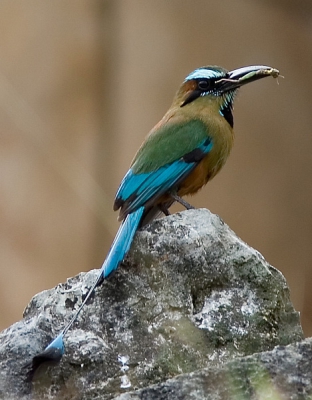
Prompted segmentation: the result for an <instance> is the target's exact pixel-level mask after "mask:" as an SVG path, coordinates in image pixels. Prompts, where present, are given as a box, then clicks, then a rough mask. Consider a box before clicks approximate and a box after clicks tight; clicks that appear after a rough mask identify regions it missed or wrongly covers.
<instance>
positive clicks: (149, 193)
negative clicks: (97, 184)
mask: <svg viewBox="0 0 312 400" xmlns="http://www.w3.org/2000/svg"><path fill="white" fill-rule="evenodd" d="M212 146H213V143H212V141H211V140H207V139H206V140H205V141H203V142H202V143H201V144H200V146H198V147H197V148H198V149H199V150H200V151H202V152H203V153H204V154H208V153H209V152H210V150H211V149H212ZM197 164H198V162H197V161H193V162H186V161H185V160H184V159H183V158H181V159H179V160H176V161H174V162H172V163H170V164H166V165H164V166H162V167H160V168H158V169H157V170H155V171H152V172H148V173H141V174H135V173H134V172H133V170H132V169H130V170H129V171H128V172H127V174H126V175H125V177H124V179H123V180H122V182H121V184H120V187H119V189H118V191H117V194H116V199H117V200H122V202H123V203H124V202H127V203H128V204H127V207H126V209H125V213H126V214H128V213H131V212H133V211H135V210H137V209H138V208H139V207H141V206H144V205H145V204H146V203H147V202H148V201H149V200H151V199H155V198H156V197H160V196H162V195H163V194H164V193H166V192H167V191H169V190H170V189H173V188H174V187H175V185H176V184H177V183H178V182H179V181H180V180H181V179H182V178H183V177H184V176H186V175H188V174H189V173H190V172H191V171H192V170H193V169H194V168H195V167H196V165H197Z"/></svg>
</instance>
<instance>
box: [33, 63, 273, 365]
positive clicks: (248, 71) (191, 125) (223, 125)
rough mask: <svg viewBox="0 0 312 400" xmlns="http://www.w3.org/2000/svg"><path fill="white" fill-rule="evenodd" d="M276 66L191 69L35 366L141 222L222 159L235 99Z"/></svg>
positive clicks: (59, 344) (194, 187) (58, 346)
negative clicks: (98, 258)
mask: <svg viewBox="0 0 312 400" xmlns="http://www.w3.org/2000/svg"><path fill="white" fill-rule="evenodd" d="M278 75H279V71H278V70H276V69H273V68H271V67H267V66H250V67H244V68H239V69H236V70H234V71H230V72H229V71H227V70H225V69H223V68H221V67H217V66H207V67H202V68H198V69H196V70H195V71H193V72H191V73H190V74H189V75H188V76H187V77H186V79H185V80H184V82H183V83H182V85H181V86H180V88H179V90H178V92H177V93H176V95H175V97H174V100H173V103H172V105H171V107H170V108H169V110H168V111H167V113H166V114H165V116H164V117H163V118H162V119H161V120H160V122H159V123H158V124H157V125H156V126H155V127H154V128H153V129H152V130H151V132H150V133H149V135H148V136H147V138H146V139H145V141H144V142H143V144H142V146H141V147H140V149H139V150H138V152H137V154H136V155H135V157H134V159H133V161H132V164H131V167H130V169H129V171H128V172H127V174H126V175H125V177H124V179H123V180H122V182H121V184H120V186H119V189H118V191H117V194H116V199H115V203H114V210H119V219H120V220H121V221H122V224H121V226H120V228H119V230H118V233H117V235H116V237H115V239H114V242H113V244H112V246H111V248H110V251H109V253H108V256H107V258H106V260H105V261H104V263H103V266H102V268H101V270H100V271H99V275H98V279H97V280H96V282H95V283H94V285H93V287H91V289H90V290H89V293H88V295H87V297H86V298H85V300H84V301H83V303H82V305H81V306H80V308H79V309H78V311H77V312H76V313H75V315H74V316H73V318H72V319H71V321H70V322H69V323H68V324H67V325H66V327H65V328H64V329H63V331H62V332H61V333H60V334H59V335H58V336H57V338H56V339H54V340H53V341H52V342H51V343H50V344H49V346H47V347H46V349H45V350H44V351H43V353H41V354H39V355H37V356H36V357H34V359H33V367H34V368H36V366H37V365H38V364H40V363H41V362H43V361H46V360H49V359H54V360H58V359H60V357H61V356H62V354H63V353H64V344H63V337H64V335H65V334H66V333H67V331H68V329H69V328H70V326H71V325H72V323H73V322H74V321H75V320H76V318H77V316H78V314H79V313H80V311H81V309H82V307H83V306H84V304H85V303H86V301H87V299H88V298H89V297H90V294H91V293H92V292H93V291H94V288H95V287H96V286H97V285H98V284H99V283H100V282H101V281H102V279H104V278H106V277H107V276H108V275H109V274H110V273H111V272H112V271H114V270H115V269H116V268H117V267H118V265H119V264H120V262H121V261H122V260H123V259H124V257H125V255H126V253H127V252H128V250H129V248H130V245H131V243H132V240H133V237H134V235H135V233H136V231H137V229H138V227H139V226H140V225H142V224H143V223H146V222H147V221H149V220H150V219H152V218H153V217H155V216H156V215H157V214H158V213H159V212H161V211H162V212H164V213H165V214H168V208H169V207H170V206H171V205H172V203H174V202H175V201H179V202H181V203H182V204H183V205H184V206H186V208H188V207H191V206H190V205H189V204H188V203H187V202H186V201H184V200H183V199H182V197H183V196H184V195H188V194H194V193H196V192H197V191H198V190H199V189H200V188H201V187H202V186H203V185H205V184H206V183H207V182H208V181H209V180H210V179H212V178H213V177H214V176H215V175H216V174H217V173H218V172H219V170H220V169H221V168H222V166H223V165H224V163H225V162H226V160H227V158H228V156H229V154H230V151H231V149H232V146H233V139H234V134H233V114H232V108H233V100H234V97H235V95H236V93H237V90H238V89H239V88H240V87H241V86H242V85H245V84H246V83H249V82H253V81H255V80H258V79H261V78H264V77H266V76H273V77H275V78H276V77H277V76H278Z"/></svg>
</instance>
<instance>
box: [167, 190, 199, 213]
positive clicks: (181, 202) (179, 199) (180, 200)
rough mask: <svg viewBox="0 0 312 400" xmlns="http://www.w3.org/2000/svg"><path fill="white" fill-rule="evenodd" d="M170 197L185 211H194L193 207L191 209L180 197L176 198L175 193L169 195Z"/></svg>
mask: <svg viewBox="0 0 312 400" xmlns="http://www.w3.org/2000/svg"><path fill="white" fill-rule="evenodd" d="M170 196H171V197H172V198H173V199H174V200H175V201H177V202H178V203H180V204H182V206H183V207H185V208H186V209H187V210H195V207H193V206H192V205H191V204H190V203H188V202H187V201H185V200H184V199H182V197H180V196H178V195H177V194H175V193H170Z"/></svg>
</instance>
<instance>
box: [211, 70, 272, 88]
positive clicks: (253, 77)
mask: <svg viewBox="0 0 312 400" xmlns="http://www.w3.org/2000/svg"><path fill="white" fill-rule="evenodd" d="M266 76H273V78H277V77H278V76H279V70H277V69H275V68H272V67H267V66H265V65H252V66H250V67H242V68H238V69H234V70H233V71H230V72H229V73H228V76H227V77H226V78H222V79H220V80H218V81H217V82H216V84H218V85H220V86H219V88H220V90H221V91H222V92H228V91H231V90H235V89H238V88H240V87H241V86H243V85H245V84H246V83H250V82H254V81H257V80H258V79H262V78H265V77H266Z"/></svg>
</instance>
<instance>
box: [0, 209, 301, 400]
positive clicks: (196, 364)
mask: <svg viewBox="0 0 312 400" xmlns="http://www.w3.org/2000/svg"><path fill="white" fill-rule="evenodd" d="M96 275H97V271H90V272H88V273H81V274H79V275H77V276H76V277H74V278H71V279H68V280H67V282H66V283H65V284H60V285H58V286H57V287H56V288H54V289H51V290H47V291H44V292H42V293H39V294H38V295H36V296H35V297H34V298H33V299H32V301H31V302H30V304H29V305H28V306H27V308H26V310H25V314H24V319H23V320H22V321H20V322H18V323H16V324H14V325H12V326H11V327H10V328H8V329H7V330H5V331H3V332H2V333H1V334H0V398H1V399H2V398H5V399H8V398H14V396H16V397H17V398H21V396H24V397H25V398H32V399H43V398H50V399H58V398H62V399H77V400H78V399H81V400H82V399H88V400H89V399H100V398H101V399H103V398H104V399H110V398H114V396H118V395H119V394H121V393H123V392H126V391H131V390H132V391H133V390H135V389H140V388H146V387H149V386H151V385H152V384H155V383H159V382H165V381H166V380H168V379H169V378H173V377H175V376H177V375H181V374H184V375H183V377H188V376H193V375H192V374H190V373H193V374H196V373H195V372H193V371H196V370H200V369H202V368H207V367H208V368H209V371H214V372H213V373H214V374H219V373H221V372H218V371H223V369H222V368H223V367H224V366H226V365H231V364H227V363H228V362H231V360H234V359H236V358H237V357H243V356H247V355H251V354H253V353H258V352H264V351H268V350H272V349H273V348H274V347H275V346H276V345H283V346H285V345H287V344H290V343H293V342H296V341H299V340H301V339H302V338H303V334H302V330H301V326H300V322H299V315H298V313H297V312H296V311H295V310H294V309H293V306H292V304H291V302H290V299H289V290H288V287H287V284H286V281H285V279H284V277H283V275H282V274H281V273H280V272H279V271H277V270H276V269H275V268H273V267H272V266H270V265H269V264H268V263H267V262H266V261H265V260H264V258H263V257H262V256H261V255H260V254H259V253H258V252H257V251H256V250H254V249H252V248H250V247H249V246H247V245H246V244H245V243H244V242H243V241H241V240H240V239H239V238H238V237H237V236H236V235H235V233H234V232H233V231H231V230H230V229H229V227H228V226H227V225H226V224H224V222H223V221H222V220H221V219H220V218H219V217H217V216H216V215H213V214H211V213H210V212H209V211H208V210H189V211H186V212H183V213H178V214H175V215H172V216H170V217H167V218H163V219H161V220H156V221H154V222H153V223H151V224H150V225H149V226H147V227H145V228H144V230H142V231H141V232H139V233H138V234H137V235H136V238H135V241H134V243H133V246H132V249H131V251H130V254H129V256H128V258H127V260H126V262H125V263H124V265H123V266H121V267H120V268H119V270H118V271H117V272H116V273H115V274H114V276H112V277H110V278H109V279H108V280H107V281H105V282H104V283H103V284H102V285H101V286H100V287H98V288H97V289H96V293H95V296H94V297H93V298H92V299H91V300H90V301H89V303H88V304H87V306H86V307H85V309H84V311H83V312H82V314H81V315H80V317H79V319H78V322H77V323H76V324H75V326H74V327H73V328H72V329H71V331H70V332H69V333H68V334H67V336H66V339H65V346H66V353H65V355H64V356H63V359H62V361H61V362H60V363H59V364H57V365H51V366H47V365H44V366H42V367H41V368H40V369H39V370H38V371H37V373H36V375H35V377H34V379H33V382H32V383H31V382H29V381H28V380H27V372H28V366H27V365H26V364H27V363H28V362H29V361H31V358H32V356H34V355H35V354H37V353H39V352H41V351H42V350H43V349H44V348H45V346H46V345H47V344H48V343H49V342H50V340H51V339H52V338H54V337H55V336H56V334H57V333H58V332H59V331H60V330H61V328H62V327H63V324H64V321H68V320H69V319H70V317H71V315H72V312H73V310H76V309H77V307H79V304H80V303H81V299H82V297H83V296H84V295H85V294H86V293H87V289H88V287H90V286H91V284H92V283H93V281H94V280H95V278H96ZM264 354H266V353H264ZM293 354H294V355H295V352H293ZM298 357H299V355H298ZM246 360H248V358H247V359H246ZM292 361H293V362H295V360H292ZM232 362H233V361H232ZM235 362H237V363H238V364H237V365H243V362H242V361H235ZM240 362H241V363H242V364H240ZM246 363H247V364H246V365H247V367H246V368H247V369H248V365H249V364H248V361H246ZM233 365H236V364H233ZM224 368H226V367H224ZM237 371H238V372H237V376H238V377H239V376H240V375H239V374H240V372H239V371H240V370H239V368H238V369H237ZM201 373H203V374H206V373H207V372H206V370H205V371H203V372H198V374H201ZM209 373H212V372H209ZM195 376H196V375H195ZM199 376H202V375H199ZM209 376H210V375H209ZM218 376H219V375H218ZM233 377H234V378H235V379H236V375H235V374H234V375H233ZM176 379H177V380H179V379H184V378H176ZM186 379H188V378H186ZM196 379H199V378H196ZM202 379H206V378H202ZM231 379H232V378H231ZM237 379H240V378H237ZM177 382H178V381H177ZM179 382H180V381H179ZM164 385H166V384H164ZM183 385H184V386H183V387H184V389H185V385H186V386H188V383H187V381H184V383H183ZM205 385H206V386H207V385H208V386H209V385H210V383H209V382H208V383H207V382H206V383H205ZM160 387H161V386H158V387H157V388H158V389H157V390H160V389H159V388H160ZM165 387H167V386H165ZM190 387H192V382H191V381H190ZM209 387H210V386H209ZM184 389H183V390H184ZM152 390H154V389H152ZM161 390H164V389H161ZM193 390H195V389H194V387H193ZM200 390H206V389H204V388H203V387H202V389H200ZM142 393H143V392H141V394H138V395H137V394H135V395H134V396H141V397H134V398H142V399H143V398H144V399H149V398H153V397H148V396H149V395H147V396H145V395H143V394H142ZM164 393H165V391H164ZM8 394H10V396H11V397H8ZM144 396H145V397H144ZM166 396H167V397H166ZM177 396H178V395H176V397H175V398H184V397H183V396H182V397H177ZM128 398H131V397H128ZM154 398H155V399H156V398H164V399H167V398H168V399H169V398H171V397H168V393H165V394H164V397H154ZM190 398H196V397H190ZM197 398H203V397H197ZM216 398H217V397H216ZM220 398H225V397H220ZM250 398H252V397H250Z"/></svg>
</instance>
